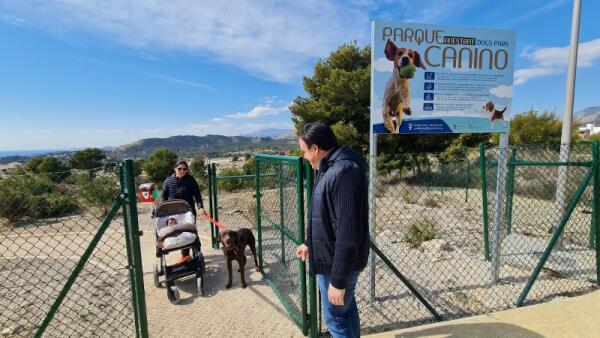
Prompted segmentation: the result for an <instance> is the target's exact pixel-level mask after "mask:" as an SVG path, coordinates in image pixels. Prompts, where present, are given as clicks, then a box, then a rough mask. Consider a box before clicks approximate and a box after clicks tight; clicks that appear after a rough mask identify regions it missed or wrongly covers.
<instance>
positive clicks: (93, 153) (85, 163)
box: [69, 148, 106, 180]
mask: <svg viewBox="0 0 600 338" xmlns="http://www.w3.org/2000/svg"><path fill="white" fill-rule="evenodd" d="M105 159H106V155H104V153H103V152H102V150H100V149H98V148H86V149H83V150H80V151H76V152H75V153H74V154H73V155H72V156H71V160H70V161H69V165H70V166H71V168H73V169H82V170H87V171H88V172H89V174H90V180H91V179H92V178H93V177H94V173H95V172H96V171H98V170H100V167H101V166H102V161H103V160H105Z"/></svg>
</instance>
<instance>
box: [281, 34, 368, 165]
mask: <svg viewBox="0 0 600 338" xmlns="http://www.w3.org/2000/svg"><path fill="white" fill-rule="evenodd" d="M370 66H371V49H370V48H369V47H366V48H362V49H361V48H359V47H358V46H357V45H356V44H354V43H350V44H344V45H342V46H340V47H339V48H338V49H337V50H335V51H333V52H332V53H331V54H330V55H329V57H327V58H325V59H323V60H320V61H319V62H317V64H316V65H315V68H314V73H313V75H312V77H306V76H305V77H304V90H305V91H306V93H307V94H308V97H297V98H296V99H295V100H294V103H293V104H292V105H291V106H290V111H291V113H292V121H293V122H294V125H295V127H296V130H297V131H299V130H301V129H302V127H303V126H304V124H306V123H308V122H323V123H326V124H329V125H335V127H334V131H335V132H336V136H337V137H338V138H339V139H340V143H343V144H346V145H348V146H350V147H352V148H353V149H355V150H357V151H359V152H363V153H365V154H366V152H367V150H368V144H369V121H370V117H369V104H370V101H369V100H370V99H369V97H370V96H369V95H370V81H371V68H370Z"/></svg>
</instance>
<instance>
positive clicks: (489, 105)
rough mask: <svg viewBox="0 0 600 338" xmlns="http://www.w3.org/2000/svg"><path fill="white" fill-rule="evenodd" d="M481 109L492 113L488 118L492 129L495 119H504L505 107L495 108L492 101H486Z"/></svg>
mask: <svg viewBox="0 0 600 338" xmlns="http://www.w3.org/2000/svg"><path fill="white" fill-rule="evenodd" d="M483 109H485V110H486V111H487V112H488V113H490V114H491V115H492V116H490V120H491V121H492V129H493V128H494V124H495V123H496V120H500V121H504V112H505V111H506V107H504V109H502V110H496V107H495V106H494V103H493V102H492V101H488V102H486V103H485V106H483Z"/></svg>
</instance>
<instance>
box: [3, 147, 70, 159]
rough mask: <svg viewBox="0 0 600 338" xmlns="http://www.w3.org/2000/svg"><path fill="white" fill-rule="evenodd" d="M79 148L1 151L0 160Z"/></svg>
mask: <svg viewBox="0 0 600 338" xmlns="http://www.w3.org/2000/svg"><path fill="white" fill-rule="evenodd" d="M77 149H78V148H70V149H31V150H0V158H2V157H7V156H38V155H45V154H48V153H53V152H57V151H72V150H77Z"/></svg>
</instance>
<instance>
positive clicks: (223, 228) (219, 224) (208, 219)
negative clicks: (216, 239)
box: [202, 211, 227, 231]
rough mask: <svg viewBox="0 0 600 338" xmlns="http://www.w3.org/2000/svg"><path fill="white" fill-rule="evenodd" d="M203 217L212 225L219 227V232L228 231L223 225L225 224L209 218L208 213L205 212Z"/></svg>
mask: <svg viewBox="0 0 600 338" xmlns="http://www.w3.org/2000/svg"><path fill="white" fill-rule="evenodd" d="M202 216H204V218H205V219H206V220H207V221H209V222H211V223H212V224H214V225H216V226H217V228H219V230H221V231H225V230H227V227H226V226H225V225H223V223H221V222H219V221H217V220H215V219H214V218H212V217H210V216H208V214H207V213H206V211H205V212H204V213H203V214H202Z"/></svg>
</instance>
